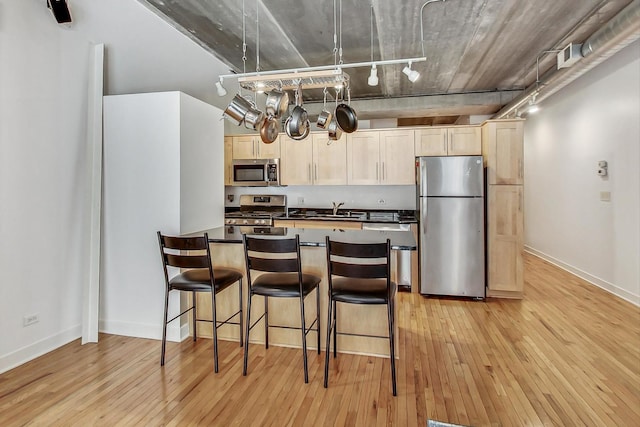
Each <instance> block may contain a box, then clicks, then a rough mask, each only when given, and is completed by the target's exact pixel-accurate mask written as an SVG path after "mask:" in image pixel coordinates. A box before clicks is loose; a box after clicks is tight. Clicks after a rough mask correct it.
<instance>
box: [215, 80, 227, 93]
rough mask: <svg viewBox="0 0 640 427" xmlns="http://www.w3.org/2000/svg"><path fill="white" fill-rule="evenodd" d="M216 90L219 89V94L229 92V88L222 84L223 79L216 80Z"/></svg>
mask: <svg viewBox="0 0 640 427" xmlns="http://www.w3.org/2000/svg"><path fill="white" fill-rule="evenodd" d="M216 90H217V91H218V96H225V95H226V94H227V90H226V89H225V88H224V86H222V79H220V80H219V81H217V82H216Z"/></svg>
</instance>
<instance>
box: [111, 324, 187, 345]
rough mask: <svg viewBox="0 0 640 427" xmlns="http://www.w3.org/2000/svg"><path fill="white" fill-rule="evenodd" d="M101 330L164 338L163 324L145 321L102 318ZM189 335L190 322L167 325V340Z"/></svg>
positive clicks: (180, 338)
mask: <svg viewBox="0 0 640 427" xmlns="http://www.w3.org/2000/svg"><path fill="white" fill-rule="evenodd" d="M99 329H100V332H104V333H105V334H112V335H124V336H126V337H136V338H148V339H152V340H161V339H162V325H150V324H145V323H132V322H120V321H114V320H104V319H102V320H100V327H99ZM188 336H189V323H185V324H184V325H182V326H180V327H178V324H177V323H176V324H174V325H172V324H169V326H168V327H167V341H173V342H180V341H183V340H184V339H185V338H187V337H188Z"/></svg>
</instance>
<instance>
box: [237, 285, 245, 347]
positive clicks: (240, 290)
mask: <svg viewBox="0 0 640 427" xmlns="http://www.w3.org/2000/svg"><path fill="white" fill-rule="evenodd" d="M238 304H239V307H238V308H239V310H240V320H239V322H238V323H239V324H240V347H242V320H243V318H244V317H243V315H242V314H243V313H242V279H240V280H238Z"/></svg>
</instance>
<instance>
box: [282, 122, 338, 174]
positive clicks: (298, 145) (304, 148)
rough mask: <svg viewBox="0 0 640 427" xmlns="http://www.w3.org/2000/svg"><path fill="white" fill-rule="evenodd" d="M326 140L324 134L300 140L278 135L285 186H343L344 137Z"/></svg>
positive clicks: (326, 137) (316, 134)
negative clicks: (336, 139)
mask: <svg viewBox="0 0 640 427" xmlns="http://www.w3.org/2000/svg"><path fill="white" fill-rule="evenodd" d="M328 142H329V138H328V136H327V134H326V133H324V132H322V133H315V134H312V135H311V136H309V137H308V138H305V139H303V140H301V141H296V140H294V139H291V138H289V137H288V136H285V135H280V147H281V153H282V155H281V160H280V161H281V165H282V167H281V171H280V177H281V180H282V184H284V185H345V184H346V183H347V147H346V136H343V137H342V138H341V139H339V140H338V141H331V142H330V143H328Z"/></svg>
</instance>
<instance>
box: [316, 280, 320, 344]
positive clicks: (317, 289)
mask: <svg viewBox="0 0 640 427" xmlns="http://www.w3.org/2000/svg"><path fill="white" fill-rule="evenodd" d="M316 328H317V331H316V336H317V337H318V354H320V286H318V287H317V288H316Z"/></svg>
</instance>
